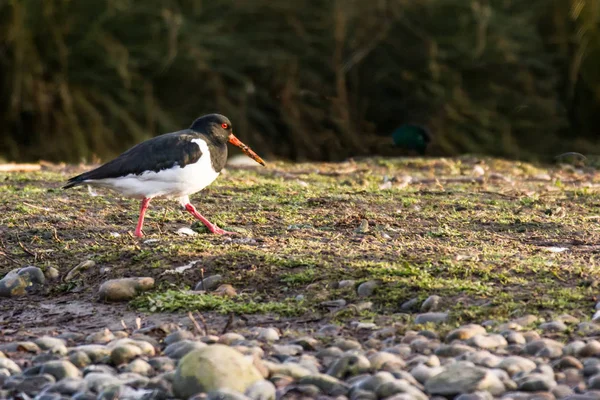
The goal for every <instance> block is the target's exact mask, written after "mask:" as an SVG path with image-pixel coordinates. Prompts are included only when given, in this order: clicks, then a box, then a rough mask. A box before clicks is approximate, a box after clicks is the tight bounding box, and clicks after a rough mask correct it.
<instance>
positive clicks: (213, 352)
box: [173, 344, 263, 398]
mask: <svg viewBox="0 0 600 400" xmlns="http://www.w3.org/2000/svg"><path fill="white" fill-rule="evenodd" d="M262 379H263V377H262V375H261V374H260V372H259V371H258V370H257V369H256V367H255V366H254V365H253V364H252V361H251V360H249V359H247V358H245V357H244V356H243V355H242V354H241V353H240V352H238V351H236V350H234V349H232V348H230V347H228V346H224V345H221V344H213V345H209V346H206V347H204V348H202V349H198V350H194V351H192V352H190V353H189V354H187V355H186V356H185V357H183V358H182V359H181V360H180V361H179V364H178V365H177V370H176V373H175V378H174V380H173V391H174V392H175V394H176V395H178V396H180V397H184V398H188V397H190V396H193V395H194V394H196V393H200V392H211V391H213V390H218V389H223V388H225V389H231V390H236V391H238V392H240V393H244V392H245V391H246V390H247V389H248V388H249V387H250V386H251V385H252V384H253V383H255V382H258V381H261V380H262Z"/></svg>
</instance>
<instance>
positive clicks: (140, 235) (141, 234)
mask: <svg viewBox="0 0 600 400" xmlns="http://www.w3.org/2000/svg"><path fill="white" fill-rule="evenodd" d="M133 234H134V235H135V236H136V237H139V238H141V237H143V236H144V233H143V232H142V231H141V230H139V231H138V230H136V231H135V232H134V233H133Z"/></svg>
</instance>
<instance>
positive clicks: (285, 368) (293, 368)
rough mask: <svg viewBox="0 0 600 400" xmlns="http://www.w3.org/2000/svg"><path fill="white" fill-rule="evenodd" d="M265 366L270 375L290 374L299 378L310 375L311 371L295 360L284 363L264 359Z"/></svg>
mask: <svg viewBox="0 0 600 400" xmlns="http://www.w3.org/2000/svg"><path fill="white" fill-rule="evenodd" d="M264 364H265V366H266V367H267V369H268V370H269V372H270V375H271V376H273V375H285V376H290V377H292V378H294V379H300V378H303V377H305V376H309V375H312V374H313V372H312V371H311V370H310V369H308V368H306V367H304V366H302V365H300V364H298V363H295V362H286V363H284V364H277V363H272V362H270V361H264Z"/></svg>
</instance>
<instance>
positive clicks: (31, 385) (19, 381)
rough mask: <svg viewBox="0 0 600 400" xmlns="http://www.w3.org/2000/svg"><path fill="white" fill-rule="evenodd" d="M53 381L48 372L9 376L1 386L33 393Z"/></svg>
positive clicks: (36, 392)
mask: <svg viewBox="0 0 600 400" xmlns="http://www.w3.org/2000/svg"><path fill="white" fill-rule="evenodd" d="M54 382H56V380H55V379H54V377H53V376H52V375H48V374H42V375H32V376H20V377H12V378H9V379H8V380H7V381H6V382H4V385H3V388H4V389H12V390H14V391H16V392H24V393H27V394H29V395H35V394H38V393H40V392H41V391H42V390H44V389H45V388H47V387H49V386H51V385H52V384H53V383H54Z"/></svg>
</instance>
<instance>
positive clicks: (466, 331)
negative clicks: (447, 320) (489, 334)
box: [446, 324, 486, 343]
mask: <svg viewBox="0 0 600 400" xmlns="http://www.w3.org/2000/svg"><path fill="white" fill-rule="evenodd" d="M485 333H486V330H485V328H484V327H483V326H481V325H477V324H469V325H464V326H461V327H459V328H457V329H454V330H453V331H451V332H450V333H448V335H447V336H446V342H448V343H450V342H452V341H454V340H469V339H471V338H472V337H473V336H475V335H484V334H485Z"/></svg>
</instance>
